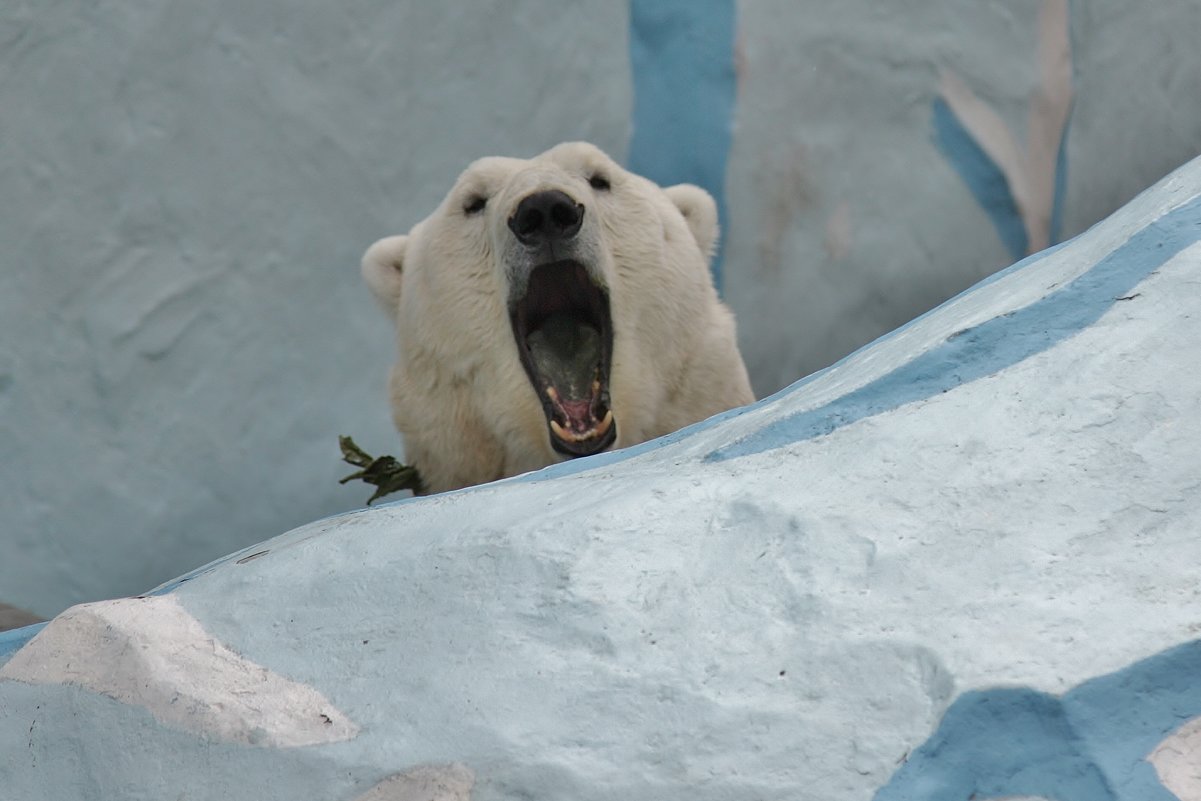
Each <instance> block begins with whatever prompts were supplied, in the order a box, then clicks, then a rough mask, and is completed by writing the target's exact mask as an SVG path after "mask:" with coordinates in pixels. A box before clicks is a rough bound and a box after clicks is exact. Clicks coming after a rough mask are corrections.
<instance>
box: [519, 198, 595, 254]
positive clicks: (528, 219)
mask: <svg viewBox="0 0 1201 801" xmlns="http://www.w3.org/2000/svg"><path fill="white" fill-rule="evenodd" d="M583 221H584V207H583V206H581V205H580V204H579V203H576V202H575V201H574V200H572V199H571V197H570V196H569V195H568V194H566V193H565V192H560V191H559V190H558V189H547V190H544V191H542V192H535V193H534V194H532V195H526V196H525V197H524V198H522V200H521V202H520V203H518V204H517V211H515V212H514V213H513V216H512V217H510V218H509V230H511V231H512V232H513V233H514V234H516V235H517V239H518V241H520V242H521V243H522V244H523V245H540V244H542V243H544V242H554V241H556V240H562V239H571V238H572V237H573V236H575V235H576V234H577V233H579V230H580V224H581V223H583Z"/></svg>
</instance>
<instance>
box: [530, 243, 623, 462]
mask: <svg viewBox="0 0 1201 801" xmlns="http://www.w3.org/2000/svg"><path fill="white" fill-rule="evenodd" d="M509 318H510V321H511V322H512V325H513V336H514V338H515V339H516V340H517V352H518V353H519V354H520V356H521V364H522V367H524V368H525V371H526V375H527V376H528V377H529V379H530V384H531V385H532V386H533V388H534V392H536V393H537V395H538V400H539V401H541V403H542V409H543V412H544V413H545V415H546V424H547V428H548V429H549V434H550V442H551V445H552V446H553V447H554V449H555V450H556V451H558V452H559V453H562V454H565V455H567V456H588V455H589V454H593V453H597V452H599V451H602V450H604V449H605V448H607V447H609V446H610V445H612V444H613V442H614V441H615V440H616V438H617V424H616V422H615V421H614V419H613V411H612V409H610V407H609V369H610V365H611V362H612V353H613V325H612V320H611V317H610V314H609V295H608V292H607V291H606V290H605V289H604V288H603V287H601V286H598V285H597V284H596V282H595V281H594V280H593V279H592V276H591V275H590V274H589V271H588V269H587V267H586V266H585V265H584V264H582V263H581V262H579V261H575V260H570V259H568V260H561V261H553V262H550V263H547V264H541V265H539V266H537V267H535V268H534V269H533V270H531V272H530V274H529V280H528V281H527V282H526V286H525V293H524V294H523V295H522V296H520V297H517V298H514V299H513V300H512V301H511V303H510V309H509Z"/></svg>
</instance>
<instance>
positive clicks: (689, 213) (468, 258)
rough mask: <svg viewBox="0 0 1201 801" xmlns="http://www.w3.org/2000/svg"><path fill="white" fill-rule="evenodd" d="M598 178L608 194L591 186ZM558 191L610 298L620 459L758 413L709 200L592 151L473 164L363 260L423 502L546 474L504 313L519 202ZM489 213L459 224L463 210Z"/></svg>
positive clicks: (517, 259)
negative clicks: (716, 260) (712, 270)
mask: <svg viewBox="0 0 1201 801" xmlns="http://www.w3.org/2000/svg"><path fill="white" fill-rule="evenodd" d="M597 173H601V174H603V175H604V176H605V177H606V178H607V179H608V180H609V182H610V184H611V189H609V190H608V191H601V190H596V189H593V188H592V187H591V186H590V185H589V179H590V177H592V176H593V175H595V174H597ZM545 189H559V190H561V191H564V192H566V193H567V194H569V195H571V196H572V197H573V198H575V199H577V201H578V202H580V203H582V204H583V205H584V206H585V209H586V211H585V214H584V223H583V226H582V227H581V229H580V232H579V234H578V235H577V237H576V239H577V240H579V242H580V247H582V248H584V249H586V251H587V252H588V254H589V255H590V259H591V264H590V269H591V270H592V271H593V273H594V275H596V277H597V278H599V279H600V280H601V282H602V283H603V284H604V285H606V286H607V287H608V289H609V300H610V311H611V314H612V322H613V343H614V344H613V362H612V370H611V372H610V386H609V390H610V401H611V403H610V406H611V408H612V410H613V415H614V419H615V420H616V424H617V442H616V443H615V445H614V447H626V446H629V445H634V444H636V443H639V442H643V441H645V440H648V439H651V438H654V437H658V436H661V435H663V434H667V433H670V432H672V431H675V430H676V429H679V428H681V427H683V426H686V425H689V424H690V423H695V422H697V421H699V420H703V419H705V418H706V417H709V416H711V415H713V414H716V413H717V412H721V411H724V410H726V409H729V408H732V407H734V406H739V405H742V404H745V403H749V402H750V401H752V400H753V399H754V398H753V396H752V394H751V388H750V382H749V381H748V379H747V374H746V368H745V367H744V365H743V362H742V357H741V356H740V355H739V353H738V348H737V344H736V337H735V330H734V318H733V315H732V314H731V313H730V311H729V309H727V308H726V306H725V305H724V304H723V303H721V301H720V300H719V299H718V297H717V292H716V291H715V290H714V288H713V282H712V279H711V277H710V274H709V260H710V258H711V256H712V253H713V250H714V248H715V245H716V242H717V208H716V205H715V204H714V202H713V199H712V198H711V197H710V196H709V195H708V193H706V192H705V191H704V190H703V189H700V188H699V187H695V186H689V185H680V186H673V187H669V188H667V189H662V188H660V187H659V186H657V185H655V184H654V183H652V182H650V181H648V180H646V179H645V178H642V177H640V176H637V175H634V174H633V173H630V172H626V171H625V170H623V169H622V168H620V167H619V166H618V165H617V164H615V163H614V162H613V161H612V160H610V159H609V158H608V157H607V156H606V155H605V154H604V153H602V152H601V151H600V150H598V149H597V148H596V147H594V146H592V145H589V144H585V143H580V142H576V143H568V144H563V145H559V146H558V147H555V148H552V149H551V150H548V151H547V152H545V153H543V154H541V155H539V156H536V157H535V158H533V159H529V160H520V159H506V158H485V159H480V160H479V161H477V162H475V163H474V164H472V165H471V166H470V167H468V168H467V170H466V171H465V172H464V173H463V174H462V175H461V176H460V177H459V179H458V181H456V183H455V186H454V188H452V189H451V191H450V193H449V194H448V195H447V197H446V199H445V200H444V201H443V202H442V204H441V205H440V206H439V207H438V209H437V210H436V211H434V213H433V214H432V215H430V216H429V217H428V218H426V219H425V220H423V221H422V222H420V223H418V224H417V225H416V226H415V227H414V228H413V229H412V231H410V232H409V234H408V235H407V236H391V237H387V238H385V239H382V240H380V241H379V242H376V243H375V244H374V245H372V246H371V247H370V248H369V249H368V250H367V253H366V254H365V255H364V257H363V264H362V269H363V276H364V278H365V279H366V281H367V284H368V286H369V287H370V288H371V290H372V292H373V293H374V294H375V296H376V298H377V299H378V300H379V301H380V303H381V304H383V306H384V307H385V309H387V310H388V312H389V314H390V315H391V316H392V318H393V319H394V320H395V321H396V328H397V340H398V347H399V354H398V358H397V361H396V364H395V366H394V367H393V368H392V375H391V382H390V389H391V400H392V412H393V417H394V419H395V421H396V426H397V428H398V429H399V430H400V432H401V433H402V434H403V435H404V439H405V460H406V461H407V462H409V463H410V464H413V465H415V466H416V467H417V468H418V469H419V470H420V472H421V475H422V477H423V479H424V481H425V484H426V489H427V490H428V491H430V492H441V491H444V490H449V489H455V488H458V487H464V486H468V485H471V484H479V483H483V482H486V481H492V480H495V479H498V478H503V477H506V476H512V475H516V474H518V473H523V472H526V471H529V470H534V469H537V468H540V467H544V466H546V465H548V464H552V463H554V462H558V461H562V460H563V459H564V458H565V457H563V456H562V455H560V454H558V453H557V452H555V451H554V450H553V449H552V447H551V444H550V439H549V435H548V433H547V423H546V418H545V416H544V415H543V411H542V406H541V404H540V402H539V400H538V398H537V396H536V394H535V391H534V389H533V387H532V386H531V384H530V382H529V379H528V378H527V376H526V373H525V371H524V370H523V369H522V367H521V363H520V361H519V356H518V352H517V346H516V343H515V341H514V337H513V333H512V329H511V327H510V323H509V316H508V311H507V305H506V304H507V298H508V297H509V291H510V284H511V282H513V281H518V282H520V281H521V280H523V278H522V276H523V274H524V273H523V270H526V269H528V267H529V266H530V265H527V264H524V263H523V261H522V259H523V258H524V256H523V249H522V248H520V247H518V246H517V243H516V241H515V238H514V237H513V235H512V234H511V233H510V231H509V229H508V227H507V224H506V223H507V220H508V218H509V216H510V214H511V213H512V211H513V209H515V208H516V206H517V204H518V203H519V202H520V201H521V199H522V198H524V197H526V196H527V195H528V194H529V193H531V192H534V191H539V190H545ZM475 197H485V198H487V205H486V207H485V209H484V210H483V211H482V212H480V213H478V214H475V215H468V214H465V213H464V208H465V207H466V206H467V205H468V204H469V203H470V201H471V199H472V198H475Z"/></svg>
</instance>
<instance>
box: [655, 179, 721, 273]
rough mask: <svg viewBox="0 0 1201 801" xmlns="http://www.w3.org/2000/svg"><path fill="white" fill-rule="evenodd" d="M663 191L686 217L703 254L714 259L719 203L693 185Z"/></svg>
mask: <svg viewBox="0 0 1201 801" xmlns="http://www.w3.org/2000/svg"><path fill="white" fill-rule="evenodd" d="M663 191H664V192H666V193H667V197H668V199H669V200H671V202H672V203H674V204H675V205H676V208H677V209H679V210H680V214H683V215H684V220H685V221H686V222H687V223H688V228H689V229H690V230H691V231H692V236H693V237H694V238H695V239H696V243H697V244H698V245H700V248H701V252H702V253H704V254H705V256H706V257H708V258H712V257H713V252H714V250H715V249H716V247H717V203H716V202H715V201H714V200H713V196H712V195H710V194H709V193H708V192H706V191H705V190H704V189H701V188H700V187H699V186H693V185H692V184H676V185H675V186H669V187H667V188H666V189H664V190H663Z"/></svg>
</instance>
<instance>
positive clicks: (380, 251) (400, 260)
mask: <svg viewBox="0 0 1201 801" xmlns="http://www.w3.org/2000/svg"><path fill="white" fill-rule="evenodd" d="M408 241H409V238H408V237H407V236H389V237H385V238H384V239H381V240H380V241H378V242H376V243H375V244H374V245H372V246H371V247H369V248H367V252H366V253H364V254H363V265H362V270H363V280H364V281H366V282H367V286H369V287H370V288H371V292H372V294H374V295H375V299H376V300H378V301H379V302H380V305H381V306H383V307H384V311H386V312H388V314H389V315H390V316H391V317H393V318H394V317H396V307H397V304H398V303H399V302H400V279H401V272H402V271H403V269H404V255H405V245H407V244H408Z"/></svg>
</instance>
